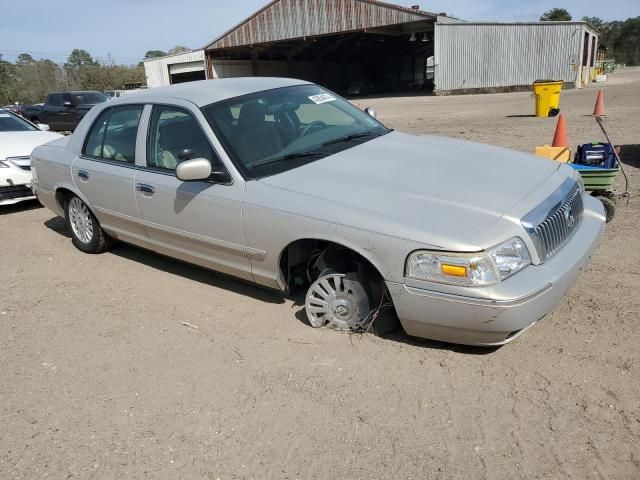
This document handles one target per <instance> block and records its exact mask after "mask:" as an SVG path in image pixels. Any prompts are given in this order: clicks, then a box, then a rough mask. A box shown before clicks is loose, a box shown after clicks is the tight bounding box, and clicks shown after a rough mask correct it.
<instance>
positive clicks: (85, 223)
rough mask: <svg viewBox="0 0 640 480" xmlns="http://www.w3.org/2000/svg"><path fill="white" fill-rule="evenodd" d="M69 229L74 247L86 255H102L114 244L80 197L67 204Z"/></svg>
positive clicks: (74, 197) (71, 199) (66, 213)
mask: <svg viewBox="0 0 640 480" xmlns="http://www.w3.org/2000/svg"><path fill="white" fill-rule="evenodd" d="M65 216H66V222H67V228H68V229H69V232H70V233H71V240H72V242H73V245H74V246H75V247H76V248H77V249H78V250H81V251H83V252H85V253H102V252H104V251H105V250H107V249H108V248H109V247H110V246H111V243H112V240H111V237H109V235H107V233H106V232H105V231H104V230H102V227H100V223H99V222H98V220H97V219H96V217H95V216H94V215H93V213H92V212H91V210H90V209H89V207H88V206H87V205H86V204H85V203H84V202H83V201H82V200H81V199H80V198H78V197H76V196H72V197H71V198H69V200H68V201H67V202H66V204H65Z"/></svg>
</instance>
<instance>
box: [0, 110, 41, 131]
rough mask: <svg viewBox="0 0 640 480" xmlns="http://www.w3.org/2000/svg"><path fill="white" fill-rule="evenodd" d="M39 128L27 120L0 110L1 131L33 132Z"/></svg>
mask: <svg viewBox="0 0 640 480" xmlns="http://www.w3.org/2000/svg"><path fill="white" fill-rule="evenodd" d="M37 130H38V129H37V128H36V127H34V126H33V125H31V124H30V123H29V122H27V121H26V120H24V119H22V118H20V117H18V116H17V115H12V114H11V113H9V112H6V111H4V110H0V132H33V131H37Z"/></svg>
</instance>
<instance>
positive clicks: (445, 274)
mask: <svg viewBox="0 0 640 480" xmlns="http://www.w3.org/2000/svg"><path fill="white" fill-rule="evenodd" d="M33 165H34V167H35V175H34V189H35V192H36V195H37V196H38V199H39V200H40V201H41V202H42V204H43V205H45V206H47V207H48V208H50V209H51V210H52V211H54V212H56V213H57V214H58V215H60V216H61V217H64V218H65V219H66V221H67V224H68V226H69V230H70V232H71V236H72V241H73V244H74V245H75V246H76V247H77V248H79V249H80V250H82V251H84V252H88V253H98V252H102V251H104V250H106V249H107V248H109V246H110V245H111V242H112V241H113V240H122V241H124V242H128V243H132V244H135V245H138V246H141V247H143V248H147V249H150V250H154V251H156V252H158V253H160V254H164V255H168V256H171V257H175V258H178V259H181V260H184V261H188V262H192V263H195V264H198V265H201V266H204V267H207V268H210V269H212V270H217V271H219V272H223V273H226V274H231V275H234V276H236V277H239V278H241V279H244V280H249V281H253V282H255V283H257V284H260V285H263V286H265V287H269V288H274V289H278V290H281V291H283V292H286V293H289V292H295V291H296V290H300V289H302V292H303V293H304V292H306V296H305V310H306V314H307V318H308V320H309V323H310V324H311V325H313V326H321V325H330V326H332V327H335V328H340V329H354V330H362V329H367V328H368V327H369V326H371V323H372V322H373V321H374V319H376V318H377V316H378V313H379V308H380V307H381V306H383V305H385V304H389V303H391V304H392V305H393V306H394V307H395V311H396V312H397V315H398V317H399V320H400V322H401V324H402V326H403V327H404V329H405V331H406V332H407V333H408V334H409V335H413V336H418V337H426V338H433V339H437V340H444V341H448V342H455V343H463V344H470V345H502V344H505V343H507V342H510V341H512V340H513V339H515V338H517V337H518V336H519V335H520V334H522V333H523V332H524V331H526V330H527V329H528V328H530V327H531V326H533V325H534V324H536V322H538V321H539V320H541V319H542V318H543V317H544V316H545V315H546V314H547V313H548V312H550V311H551V310H552V309H553V308H554V306H555V305H556V304H557V303H558V302H559V301H560V300H561V299H562V297H563V296H564V295H565V294H566V292H567V291H568V290H569V288H570V287H571V286H572V285H573V283H574V282H575V280H576V278H577V276H578V275H579V273H580V271H581V270H582V269H583V268H584V267H585V265H586V264H587V262H588V260H589V257H590V256H591V254H592V253H593V251H594V250H595V248H596V246H597V245H598V242H599V240H600V238H601V236H602V233H603V230H604V224H605V222H604V211H603V209H602V205H601V204H600V202H598V201H597V200H595V199H593V198H591V197H590V196H588V195H585V193H584V189H583V186H582V183H581V179H580V176H579V174H577V173H576V172H575V171H574V169H572V168H571V167H569V166H566V165H562V164H559V163H555V162H553V161H550V160H545V159H542V158H538V157H534V156H532V155H529V154H525V153H521V152H516V151H513V150H507V149H503V148H497V147H491V146H486V145H480V144H474V143H469V142H463V141H459V140H452V139H448V138H439V137H433V136H428V135H425V136H419V135H410V134H406V133H401V132H396V131H393V130H391V129H389V128H386V127H385V126H384V125H382V124H381V123H380V122H378V121H377V120H375V119H374V118H372V117H371V116H370V115H367V114H366V113H365V112H362V111H360V110H359V109H357V108H356V107H354V106H353V105H351V104H350V103H349V102H347V101H346V100H344V99H342V98H339V97H338V96H337V95H335V94H333V93H331V92H330V91H327V90H325V89H323V88H322V87H319V86H317V85H314V84H311V83H307V82H304V81H298V80H291V79H282V78H244V79H243V78H234V79H228V80H215V81H201V82H192V83H185V84H179V85H174V86H171V87H166V88H157V89H152V90H149V91H147V92H144V93H141V94H138V95H136V96H135V97H124V98H121V99H117V100H113V101H111V102H109V103H108V104H104V105H100V106H98V107H96V108H95V109H93V110H92V111H91V112H89V113H88V114H87V115H86V116H85V118H84V119H83V120H82V122H81V123H80V125H79V126H78V128H77V129H76V131H75V132H74V134H73V135H71V136H70V137H67V138H64V139H60V140H57V141H54V142H52V143H49V144H47V145H44V146H41V147H38V148H37V149H36V150H35V151H34V152H33ZM376 321H377V320H376Z"/></svg>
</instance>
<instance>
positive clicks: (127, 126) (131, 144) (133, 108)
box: [83, 105, 143, 164]
mask: <svg viewBox="0 0 640 480" xmlns="http://www.w3.org/2000/svg"><path fill="white" fill-rule="evenodd" d="M142 109H143V106H142V105H130V106H129V105H128V106H126V107H116V108H108V109H106V110H105V111H104V112H102V113H101V114H100V116H99V117H98V119H97V120H96V121H95V122H94V124H93V126H92V127H91V130H90V131H89V135H87V139H86V141H85V145H84V149H83V153H84V154H85V155H87V156H89V157H93V158H99V159H103V160H112V161H118V162H124V163H130V164H134V163H135V157H136V137H137V135H138V125H139V123H140V116H141V115H142Z"/></svg>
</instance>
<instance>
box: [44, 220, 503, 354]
mask: <svg viewBox="0 0 640 480" xmlns="http://www.w3.org/2000/svg"><path fill="white" fill-rule="evenodd" d="M45 225H46V226H47V228H50V229H51V230H53V231H54V232H56V233H58V234H59V235H62V236H64V237H67V238H71V235H70V234H69V232H68V230H67V226H66V223H65V221H64V220H63V219H62V218H60V217H54V218H51V219H49V220H47V221H46V222H45ZM70 248H71V245H70ZM106 255H117V256H119V257H121V258H125V259H127V260H131V261H134V262H138V263H141V264H143V265H146V266H148V267H151V268H154V269H157V270H160V271H163V272H167V273H170V274H172V275H178V276H181V277H183V278H186V279H189V280H193V281H195V282H199V283H202V284H205V285H209V286H212V287H216V288H222V289H225V290H228V291H231V292H234V293H237V294H240V295H247V296H249V297H251V298H254V299H256V300H259V301H262V302H266V303H275V304H283V303H285V297H284V296H283V295H282V294H280V293H279V292H276V291H272V290H268V289H266V288H262V287H259V286H256V285H254V284H251V283H247V282H244V281H242V280H238V279H236V278H233V277H229V276H226V275H224V274H221V273H218V272H214V271H211V270H207V269H205V268H202V267H198V266H196V265H192V264H189V263H184V262H181V261H179V260H175V259H173V258H169V257H165V256H162V255H159V254H157V253H154V252H151V251H148V250H144V249H142V248H138V247H134V246H132V245H128V244H125V243H120V242H118V243H116V244H115V245H114V246H113V248H112V249H111V250H109V251H108V252H107V253H106ZM289 299H290V300H292V301H293V306H292V309H295V313H294V316H295V318H296V319H297V320H298V321H300V322H302V323H303V324H305V325H307V326H308V327H309V328H311V324H310V323H309V320H308V318H307V314H306V312H305V309H304V299H305V295H304V293H298V294H296V295H292V296H290V297H289ZM389 313H390V314H391V315H395V314H394V313H391V312H389ZM394 324H395V322H394ZM351 335H352V337H354V338H359V337H361V336H362V335H373V334H372V333H370V334H361V333H352V334H351ZM379 337H381V338H384V339H386V340H391V341H394V342H398V343H405V344H407V345H411V346H414V347H420V348H431V349H436V350H449V351H452V352H456V353H462V354H467V355H487V354H490V353H493V352H495V351H496V350H498V348H499V347H493V348H485V347H470V346H465V345H455V344H452V343H445V342H438V341H435V340H426V339H420V338H415V337H410V336H409V335H407V334H406V333H405V332H404V330H402V328H401V327H400V326H399V324H398V328H395V329H394V330H393V331H391V332H388V333H384V334H382V335H379Z"/></svg>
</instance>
